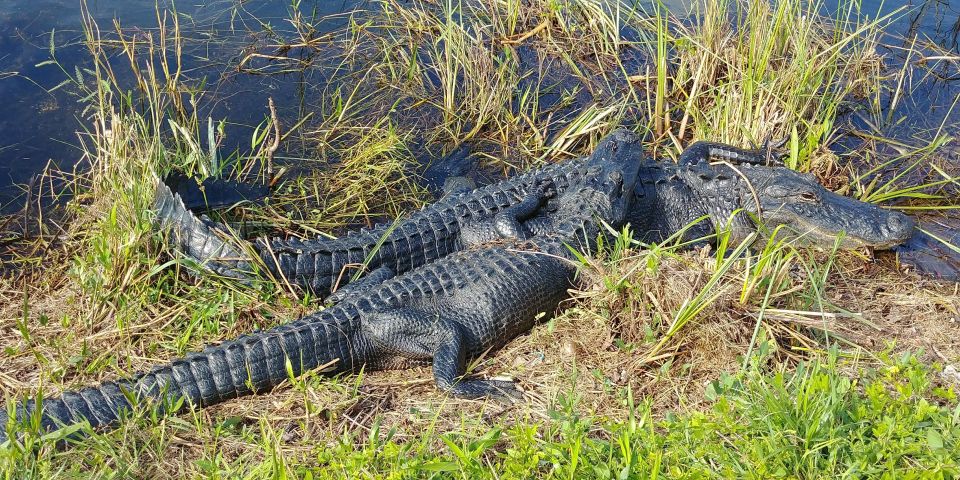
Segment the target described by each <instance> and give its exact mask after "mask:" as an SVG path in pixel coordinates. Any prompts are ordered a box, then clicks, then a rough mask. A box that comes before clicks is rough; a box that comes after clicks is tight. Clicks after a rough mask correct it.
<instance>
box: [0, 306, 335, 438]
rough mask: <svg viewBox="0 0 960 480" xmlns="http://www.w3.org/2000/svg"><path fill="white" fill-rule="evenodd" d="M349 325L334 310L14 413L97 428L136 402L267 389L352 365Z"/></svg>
mask: <svg viewBox="0 0 960 480" xmlns="http://www.w3.org/2000/svg"><path fill="white" fill-rule="evenodd" d="M319 315H323V314H319ZM345 327H346V326H344V325H341V326H339V328H338V326H335V325H333V324H332V323H331V322H330V320H329V316H328V317H327V320H320V321H316V317H305V318H303V319H301V320H299V321H297V322H294V323H290V324H286V325H281V326H279V327H276V328H273V329H271V330H267V331H264V332H258V333H254V334H251V335H244V336H242V337H239V338H237V339H236V340H232V341H227V342H224V343H222V344H220V345H216V346H211V347H207V348H206V349H204V350H203V351H201V352H198V353H191V354H189V355H187V356H186V357H184V358H181V359H178V360H174V361H173V362H170V363H168V364H166V365H163V366H160V367H156V368H154V369H153V370H151V371H149V372H147V373H141V374H138V375H136V376H135V377H133V378H130V379H123V380H118V381H115V382H105V383H103V384H101V385H100V386H96V387H89V388H84V389H81V390H77V391H71V392H65V393H63V395H61V396H60V397H56V398H48V399H43V400H42V401H41V403H40V404H41V408H40V411H39V412H37V410H38V409H37V403H36V401H34V400H29V401H27V402H25V403H20V404H18V405H17V406H16V409H15V415H16V419H17V421H18V422H21V423H22V422H24V421H29V420H27V419H32V418H34V416H35V415H38V414H39V420H40V427H41V430H42V431H44V432H46V431H53V430H56V429H58V428H61V427H64V426H68V425H74V424H77V423H80V422H83V421H88V422H89V423H90V426H91V427H93V428H94V429H97V428H103V427H108V426H111V425H115V424H116V423H117V421H118V420H119V419H120V418H121V417H123V416H124V412H130V411H132V410H133V408H132V405H133V404H136V405H138V406H143V407H151V408H156V409H157V411H158V413H160V414H172V413H176V412H177V411H178V410H181V409H183V408H187V407H188V406H191V405H192V406H198V407H203V406H207V405H213V404H216V403H219V402H222V401H224V400H228V399H231V398H235V397H238V396H241V395H246V394H250V393H256V392H263V391H266V390H269V389H271V388H273V387H275V386H277V385H278V384H280V383H281V382H283V381H284V380H287V379H288V378H290V376H291V375H292V376H294V377H296V376H299V375H300V374H301V373H303V372H306V371H309V370H314V369H317V368H318V367H324V370H323V373H337V372H340V371H343V370H346V369H347V368H349V367H350V365H351V362H349V361H347V362H344V361H341V359H342V356H343V355H346V354H348V352H350V351H351V350H350V349H349V347H348V345H349V343H350V340H349V338H350V337H349V336H348V334H346V333H345V331H347V330H349V329H348V328H345ZM343 360H349V359H343ZM181 399H182V401H181ZM8 418H9V417H8V411H7V410H5V409H0V443H2V442H3V441H5V440H6V439H7V435H8V434H7V423H8Z"/></svg>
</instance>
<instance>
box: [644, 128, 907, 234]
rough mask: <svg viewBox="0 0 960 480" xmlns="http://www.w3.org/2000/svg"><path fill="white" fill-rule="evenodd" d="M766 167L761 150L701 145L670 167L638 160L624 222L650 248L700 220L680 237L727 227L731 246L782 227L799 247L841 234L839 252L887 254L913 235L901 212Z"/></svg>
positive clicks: (804, 176)
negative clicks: (873, 250)
mask: <svg viewBox="0 0 960 480" xmlns="http://www.w3.org/2000/svg"><path fill="white" fill-rule="evenodd" d="M711 162H727V163H726V164H711ZM766 164H767V156H766V155H765V154H764V152H763V151H762V150H744V149H739V148H734V147H731V146H728V145H723V144H717V143H707V142H698V143H696V144H694V145H692V146H691V147H690V148H688V149H687V150H685V151H684V152H683V153H682V154H681V156H680V161H679V162H678V164H676V165H674V164H671V163H657V162H644V163H643V165H641V168H640V177H639V178H640V179H639V180H638V181H637V184H636V188H635V192H634V193H635V198H634V201H633V209H632V210H631V212H630V213H629V214H628V218H627V221H628V223H630V224H631V225H632V228H633V231H634V233H635V236H636V237H638V238H640V239H642V240H645V241H650V242H659V241H662V240H664V239H666V238H668V237H670V236H672V235H674V234H675V233H677V232H680V231H681V230H683V229H684V228H686V227H688V226H689V225H690V224H691V223H693V222H695V221H696V220H697V219H699V218H701V217H706V220H705V221H702V222H700V223H697V224H696V225H694V226H693V227H692V228H690V229H689V230H687V231H686V233H685V234H684V235H683V239H685V240H691V239H697V238H702V237H705V236H708V235H712V234H713V233H714V232H715V231H716V230H717V229H718V228H719V227H726V226H727V223H728V222H730V225H729V227H730V229H731V239H732V240H733V241H739V240H742V239H744V238H747V236H749V235H750V234H751V233H752V232H754V231H757V230H760V233H763V234H764V235H761V236H760V237H759V238H763V237H764V236H765V235H766V234H768V233H770V232H773V231H774V230H775V229H777V228H778V227H780V228H781V229H780V234H781V235H789V236H791V237H793V238H796V239H798V240H799V241H800V242H801V243H806V244H811V245H816V246H824V247H833V245H834V244H835V243H836V241H837V238H838V237H840V236H842V240H841V241H840V245H839V246H840V247H841V248H857V247H863V246H868V247H873V248H876V249H886V248H891V247H893V246H895V245H898V244H901V243H903V242H905V241H906V240H907V239H909V238H910V237H911V236H912V235H913V231H914V227H915V225H916V223H915V222H914V220H913V219H911V218H910V217H908V216H906V215H904V214H902V213H899V212H895V211H892V210H887V209H884V208H881V207H878V206H876V205H873V204H869V203H865V202H860V201H857V200H854V199H852V198H849V197H845V196H843V195H838V194H836V193H833V192H831V191H829V190H827V189H826V188H824V187H823V186H821V185H820V184H819V183H818V182H817V180H816V178H815V177H814V176H813V175H810V174H802V173H798V172H795V171H793V170H790V169H788V168H785V167H780V166H764V165H766ZM649 212H656V214H654V215H650V214H649ZM735 212H737V214H736V215H734V213H735ZM754 218H755V219H757V220H759V222H760V224H759V225H758V224H757V222H755V221H754V220H753V219H754ZM731 219H732V221H731Z"/></svg>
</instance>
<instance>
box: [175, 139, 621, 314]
mask: <svg viewBox="0 0 960 480" xmlns="http://www.w3.org/2000/svg"><path fill="white" fill-rule="evenodd" d="M639 144H640V142H639V139H638V138H637V137H636V136H635V135H633V134H632V133H629V132H626V131H617V132H614V133H612V134H610V135H609V136H607V137H606V138H605V139H604V140H602V141H601V143H600V144H599V145H598V147H597V150H596V151H595V152H594V154H593V155H591V156H590V157H586V158H580V159H575V160H570V161H567V162H564V163H560V164H555V165H549V166H546V167H543V168H541V169H539V170H535V171H532V172H529V173H525V174H521V175H518V176H515V177H513V178H510V179H508V180H504V181H503V182H499V183H496V184H492V185H488V186H485V187H482V188H478V189H476V190H472V191H462V188H460V189H459V191H458V192H457V193H452V194H450V195H447V196H445V197H444V198H442V199H441V200H439V201H437V202H436V203H433V204H431V205H429V206H427V207H425V208H424V209H423V210H420V211H418V212H415V213H413V214H412V215H410V216H409V217H407V218H406V219H404V220H402V221H400V222H399V223H398V224H397V225H392V224H382V225H379V226H376V227H373V228H370V229H363V230H360V231H359V232H352V233H351V234H349V235H347V236H344V237H341V238H338V239H315V240H296V239H293V240H279V239H274V240H269V241H267V240H263V239H261V240H258V241H257V242H255V244H254V250H256V252H257V254H258V256H259V257H260V258H259V260H260V261H261V262H262V264H263V265H265V266H266V267H267V269H268V270H269V271H270V273H271V274H272V275H273V276H274V277H275V278H277V279H278V280H280V281H281V282H285V283H289V284H291V285H296V286H299V287H301V288H303V289H305V290H308V291H310V292H312V293H314V294H315V295H319V296H325V295H327V294H329V293H330V292H331V291H332V290H333V289H334V288H335V287H337V288H339V287H341V286H343V285H345V284H346V283H348V282H349V281H350V278H351V276H352V275H353V274H354V273H355V270H352V269H350V268H349V266H356V265H362V264H364V263H365V262H366V267H367V270H368V271H378V270H379V271H380V272H381V273H383V272H387V273H386V274H387V275H389V274H399V273H403V272H406V271H408V270H411V269H413V268H416V267H418V266H420V265H424V264H426V263H428V262H430V261H433V260H436V259H438V258H441V257H444V256H446V255H449V254H450V253H452V252H456V251H460V250H463V249H464V248H467V247H469V246H470V245H472V244H475V243H479V242H483V241H486V240H489V239H491V238H516V236H517V234H518V233H519V232H521V231H522V229H521V228H520V226H519V225H520V224H521V223H522V222H524V221H525V220H527V219H528V218H531V217H533V216H534V215H536V213H537V212H538V211H539V210H540V207H541V206H543V205H544V203H545V202H546V201H547V200H548V197H547V196H545V195H544V194H543V192H542V191H541V189H542V186H543V185H544V184H550V185H552V186H553V188H554V189H555V190H556V193H557V194H563V192H564V191H566V189H567V188H569V187H570V186H571V185H575V184H577V182H579V181H580V180H581V179H582V178H583V177H584V175H585V173H586V172H587V171H588V170H590V169H591V168H592V167H593V166H596V165H597V162H603V158H609V157H610V156H611V155H610V154H609V153H604V152H608V151H611V150H616V149H617V148H620V147H619V145H631V146H633V145H635V146H636V147H637V152H638V153H637V154H638V155H639V154H640V153H639ZM168 197H169V196H168V195H167V192H166V191H165V189H164V188H163V187H162V186H160V187H159V188H158V196H157V202H156V204H157V206H158V208H157V210H158V211H159V212H160V215H159V217H158V218H159V222H158V223H160V224H161V226H162V227H164V228H165V229H169V230H172V231H173V232H174V234H173V237H174V239H175V240H176V245H175V246H177V247H179V248H180V249H181V251H183V252H184V253H185V254H186V255H187V256H188V257H191V258H193V259H195V260H197V261H198V262H200V263H201V264H203V265H204V266H206V267H207V268H209V269H210V270H212V271H213V272H215V273H217V274H219V275H222V276H225V277H231V278H237V279H243V280H247V279H250V278H251V272H253V271H254V268H253V265H252V262H251V261H250V257H249V256H246V255H242V254H240V252H244V251H247V250H249V249H247V248H240V246H239V244H237V243H234V241H233V240H228V239H226V237H225V236H223V235H215V232H216V230H217V229H216V228H215V226H214V225H212V224H211V223H209V222H206V223H205V222H202V221H197V220H190V219H187V216H188V215H192V214H190V212H188V211H186V210H185V209H175V208H170V207H167V205H176V204H177V202H176V199H175V198H168ZM178 222H180V223H179V224H178ZM211 234H214V235H211ZM211 236H212V237H213V238H211ZM223 244H226V245H225V246H222V245H223ZM377 245H380V246H379V248H378V247H377ZM184 247H187V248H184ZM218 252H223V253H224V255H221V256H218V255H216V253H218ZM368 259H369V261H367V260H368Z"/></svg>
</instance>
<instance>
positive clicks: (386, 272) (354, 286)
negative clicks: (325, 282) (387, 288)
mask: <svg viewBox="0 0 960 480" xmlns="http://www.w3.org/2000/svg"><path fill="white" fill-rule="evenodd" d="M395 275H396V273H395V272H394V271H393V270H391V269H390V267H386V266H383V267H380V268H376V269H374V270H372V271H371V272H370V273H368V274H366V275H364V276H363V277H360V278H359V279H357V280H354V281H352V282H350V283H348V284H346V285H344V286H342V287H340V288H338V289H337V291H336V292H333V293H331V294H330V296H328V297H327V303H331V304H332V303H340V302H342V301H344V300H346V299H347V298H349V297H350V296H351V295H357V294H359V293H360V292H362V291H364V290H367V289H369V288H371V287H375V286H377V285H379V284H381V283H383V282H385V281H387V280H388V279H390V278H392V277H394V276H395Z"/></svg>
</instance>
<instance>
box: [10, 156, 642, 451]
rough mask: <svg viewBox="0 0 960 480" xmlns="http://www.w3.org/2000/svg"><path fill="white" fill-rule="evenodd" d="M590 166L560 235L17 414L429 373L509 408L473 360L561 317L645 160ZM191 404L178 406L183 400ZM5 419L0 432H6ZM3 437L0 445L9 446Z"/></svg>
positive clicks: (84, 415) (388, 286)
mask: <svg viewBox="0 0 960 480" xmlns="http://www.w3.org/2000/svg"><path fill="white" fill-rule="evenodd" d="M631 157H632V158H626V159H621V158H617V159H616V160H607V161H604V162H593V163H592V167H591V168H590V169H588V170H587V171H585V172H584V176H582V177H581V178H580V181H579V182H578V183H577V184H576V185H572V186H570V187H568V188H567V190H566V191H565V192H564V193H562V194H560V195H559V196H558V197H557V198H556V201H555V202H554V204H555V205H556V207H557V208H556V209H555V210H554V213H555V214H556V221H555V222H554V223H553V224H552V225H553V228H554V231H552V232H550V233H546V234H543V235H536V236H534V237H532V238H530V239H528V240H514V241H498V242H489V243H484V244H481V245H478V246H474V247H472V248H470V249H467V250H461V251H458V252H455V253H452V254H450V255H447V256H444V257H443V258H440V259H438V260H436V261H434V262H432V263H429V264H427V265H424V266H421V267H418V268H415V269H413V270H411V271H409V272H407V273H405V274H403V275H399V276H396V277H394V278H391V279H388V280H386V281H384V282H383V283H380V284H376V285H367V287H366V289H365V290H363V291H357V292H355V293H354V295H352V296H349V297H347V298H345V299H344V300H343V301H341V302H340V303H338V304H337V305H336V306H333V307H331V308H328V309H326V310H322V311H320V312H318V313H314V314H312V315H309V316H306V317H303V318H301V319H299V320H297V321H294V322H292V323H288V324H285V325H281V326H279V327H275V328H273V329H271V330H267V331H264V332H258V333H254V334H250V335H246V336H243V337H240V338H238V339H236V340H232V341H227V342H224V343H222V344H220V345H216V346H211V347H207V348H206V349H204V350H203V351H202V352H199V353H193V354H190V355H187V356H186V357H185V358H183V359H180V360H175V361H173V362H170V363H169V364H167V365H164V366H161V367H158V368H154V369H153V370H151V371H149V372H147V373H143V374H139V375H137V376H135V377H133V378H131V379H124V380H119V381H114V382H106V383H103V384H102V385H100V386H97V387H90V388H86V389H82V390H79V391H74V392H66V393H64V394H62V395H61V396H60V397H58V398H49V399H45V400H43V402H42V404H41V408H40V411H39V412H37V405H36V403H35V402H33V401H28V402H26V403H25V404H20V405H18V406H17V408H16V410H15V418H16V419H17V421H18V422H24V421H29V419H31V418H38V419H39V424H40V427H41V429H43V430H53V429H56V428H59V427H60V426H62V425H70V424H75V423H79V422H83V421H88V422H89V423H90V425H91V426H92V427H94V428H99V427H106V426H109V425H112V424H115V423H116V422H117V421H118V419H119V418H121V417H122V412H123V411H130V410H131V408H132V405H131V401H133V402H136V404H137V405H138V406H152V407H153V408H157V409H158V410H159V411H161V412H165V413H174V411H175V410H176V409H177V408H182V407H184V406H189V405H194V406H199V407H203V406H207V405H211V404H215V403H218V402H221V401H224V400H227V399H230V398H234V397H237V396H240V395H245V394H250V393H255V392H262V391H267V390H269V389H271V388H272V387H274V386H276V385H278V384H280V383H281V382H283V381H285V380H287V379H288V378H290V376H291V375H293V376H298V375H300V374H302V373H304V372H308V371H312V370H319V371H321V372H322V373H325V374H337V373H341V372H353V371H357V370H359V369H360V368H364V369H365V370H367V371H369V370H376V369H387V368H401V367H408V366H414V365H428V364H432V366H433V375H434V379H435V381H436V384H437V386H438V387H439V388H441V389H443V390H445V391H447V392H449V393H450V394H452V395H454V396H457V397H463V398H482V397H488V398H496V399H510V398H515V397H517V396H518V395H519V391H518V389H517V388H516V386H515V385H514V384H513V382H510V381H502V380H479V379H464V378H461V377H462V376H463V374H464V372H465V365H466V364H465V359H467V358H470V357H475V356H477V355H480V354H482V353H483V352H486V351H488V350H490V349H496V348H499V347H501V346H503V345H504V344H505V343H506V342H508V341H509V340H510V339H512V338H513V337H515V336H517V335H519V334H521V333H523V332H525V331H527V330H529V329H530V328H531V327H532V326H533V324H534V322H535V320H536V319H537V317H538V315H540V314H543V313H545V314H547V315H548V316H549V315H551V314H552V313H554V311H555V310H556V309H557V306H558V304H559V303H560V301H561V300H563V298H564V297H565V296H566V294H567V291H568V288H569V287H570V285H571V282H572V281H573V280H574V277H575V274H576V272H577V262H576V261H575V255H574V254H573V253H572V251H571V249H575V250H579V251H590V250H592V249H593V248H595V246H596V243H595V242H596V239H597V238H598V235H599V234H601V233H602V232H603V229H601V227H600V226H599V222H600V221H603V222H606V223H608V224H610V225H611V226H613V227H618V226H620V225H622V224H623V220H624V218H625V216H626V212H627V211H628V210H629V207H630V205H629V204H630V201H631V199H632V198H633V196H632V195H631V194H630V192H631V191H632V189H633V185H634V182H635V181H636V178H637V171H638V169H639V163H640V162H639V157H637V156H631ZM181 399H182V400H183V401H180V400H181ZM7 424H8V417H7V412H5V411H4V412H0V425H2V426H4V427H7ZM7 435H8V433H7V430H6V428H5V429H4V430H2V431H0V441H3V440H5V439H6V438H7Z"/></svg>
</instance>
